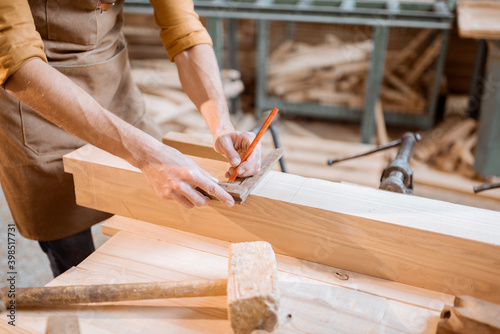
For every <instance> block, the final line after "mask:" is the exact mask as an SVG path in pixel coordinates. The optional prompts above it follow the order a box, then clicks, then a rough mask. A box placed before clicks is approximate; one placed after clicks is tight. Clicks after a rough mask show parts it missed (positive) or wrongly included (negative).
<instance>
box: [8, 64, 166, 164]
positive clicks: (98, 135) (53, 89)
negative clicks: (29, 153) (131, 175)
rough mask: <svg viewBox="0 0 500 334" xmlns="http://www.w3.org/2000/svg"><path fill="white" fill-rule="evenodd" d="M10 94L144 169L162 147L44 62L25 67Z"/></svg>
mask: <svg viewBox="0 0 500 334" xmlns="http://www.w3.org/2000/svg"><path fill="white" fill-rule="evenodd" d="M5 89H6V91H7V92H8V93H9V94H11V95H12V96H14V97H16V98H17V99H18V100H20V101H22V102H23V103H25V104H27V105H29V106H30V107H32V108H33V109H35V110H36V111H37V112H38V113H40V114H41V115H42V116H43V117H45V118H46V119H48V120H49V121H51V122H53V123H54V124H56V125H58V126H60V127H61V128H63V129H64V130H66V131H68V132H70V133H72V134H73V135H75V136H77V137H79V138H80V139H82V140H84V141H86V142H88V143H91V144H93V145H95V146H98V147H100V148H102V149H104V150H106V151H108V152H111V153H113V154H115V155H117V156H120V157H122V158H124V159H125V160H127V161H128V162H130V163H131V164H132V165H134V166H136V167H138V168H141V166H140V165H141V161H143V159H142V157H143V155H144V154H145V153H147V151H148V149H149V150H154V149H155V146H156V145H158V144H159V142H158V141H156V140H155V139H154V138H153V137H150V136H148V135H147V134H146V133H144V132H142V131H139V130H138V129H136V128H134V127H133V126H132V125H130V124H128V123H126V122H125V121H123V120H122V119H120V118H119V117H117V116H115V115H114V114H112V113H111V112H109V111H108V110H106V109H104V108H103V107H102V106H100V105H99V104H98V103H97V101H95V100H94V99H93V98H92V97H91V96H90V95H89V94H87V93H86V92H85V91H84V90H83V89H82V88H80V87H79V86H78V85H76V84H75V83H73V81H71V80H70V79H68V78H67V77H66V76H64V75H63V74H61V73H59V72H58V71H57V70H55V69H54V68H52V67H51V66H49V65H48V64H46V63H45V62H43V61H42V60H40V59H33V60H31V61H29V62H27V63H26V64H24V65H23V66H22V67H21V68H20V69H19V70H18V71H17V72H16V73H14V74H13V75H12V76H11V77H10V78H9V80H8V81H7V82H6V84H5Z"/></svg>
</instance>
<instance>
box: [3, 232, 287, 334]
mask: <svg viewBox="0 0 500 334" xmlns="http://www.w3.org/2000/svg"><path fill="white" fill-rule="evenodd" d="M277 282H278V278H277V270H276V258H275V255H274V252H273V249H272V247H271V245H270V244H269V243H267V242H265V241H255V242H244V243H235V244H231V247H230V249H229V276H228V279H212V280H192V281H184V282H152V283H126V284H101V285H73V286H54V287H40V288H17V289H15V292H14V293H15V297H13V296H12V291H10V293H9V289H7V288H6V289H0V300H1V302H2V304H3V305H4V306H5V307H6V308H7V309H8V308H9V306H10V305H11V304H12V301H14V302H15V306H16V307H22V306H27V307H30V306H36V307H50V306H61V305H68V304H79V303H102V302H117V301H126V300H144V299H164V298H181V297H205V296H223V295H226V294H227V302H228V314H229V320H230V322H231V327H232V328H233V331H234V332H235V333H237V334H243V333H251V332H252V331H253V330H256V329H262V330H266V331H268V332H272V331H273V330H274V328H275V327H276V325H277V324H278V304H279V295H278V289H277Z"/></svg>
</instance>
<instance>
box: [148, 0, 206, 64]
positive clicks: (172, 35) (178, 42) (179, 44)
mask: <svg viewBox="0 0 500 334" xmlns="http://www.w3.org/2000/svg"><path fill="white" fill-rule="evenodd" d="M150 2H151V5H152V6H153V8H154V12H155V22H156V24H157V25H158V26H159V27H160V29H161V32H160V36H161V40H162V42H163V46H164V47H165V49H166V50H167V52H168V57H169V59H170V61H173V59H174V57H175V55H177V54H178V53H179V52H182V51H184V50H186V49H188V48H190V47H192V46H195V45H198V44H210V45H212V39H211V38H210V35H209V34H208V32H207V30H206V29H205V27H204V26H203V24H201V22H200V18H199V16H198V14H196V13H195V11H194V5H193V2H192V1H191V0H150Z"/></svg>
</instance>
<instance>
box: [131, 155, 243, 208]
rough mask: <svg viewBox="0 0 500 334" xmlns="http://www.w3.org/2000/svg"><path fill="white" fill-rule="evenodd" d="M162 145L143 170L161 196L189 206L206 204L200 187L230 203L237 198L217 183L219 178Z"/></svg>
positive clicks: (206, 199)
mask: <svg viewBox="0 0 500 334" xmlns="http://www.w3.org/2000/svg"><path fill="white" fill-rule="evenodd" d="M163 146H164V147H162V148H160V149H159V150H158V151H157V152H156V153H155V155H154V156H153V157H151V158H150V159H149V161H145V162H144V163H143V164H141V166H140V169H141V170H142V172H143V174H144V176H145V177H146V180H147V181H148V183H149V184H150V185H151V186H152V187H153V188H154V189H155V191H156V193H157V194H158V196H159V197H160V198H163V199H170V200H176V201H177V202H179V203H180V204H182V205H183V206H184V207H186V208H187V209H190V208H192V207H194V206H203V205H206V204H207V203H208V201H209V199H208V198H207V197H206V196H204V195H202V194H201V193H200V192H199V191H197V190H196V188H197V187H198V188H201V189H203V190H204V191H206V192H207V193H208V194H210V195H212V196H214V197H216V198H217V199H219V200H220V201H221V202H223V203H224V204H226V205H228V206H233V205H234V200H233V198H232V197H231V195H229V194H228V193H227V192H226V191H225V190H224V189H222V188H221V187H220V186H219V185H218V180H217V179H216V178H214V177H212V176H211V175H210V174H208V172H206V171H204V170H203V169H201V168H200V167H198V165H196V164H195V163H194V162H193V161H192V160H191V159H189V158H188V157H186V156H184V155H182V154H181V153H180V152H179V151H177V150H175V149H173V148H171V147H168V146H165V145H163Z"/></svg>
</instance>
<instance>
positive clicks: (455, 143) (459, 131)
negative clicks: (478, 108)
mask: <svg viewBox="0 0 500 334" xmlns="http://www.w3.org/2000/svg"><path fill="white" fill-rule="evenodd" d="M476 143H477V121H476V120H474V119H472V118H463V117H461V116H458V115H453V116H450V117H448V118H446V119H445V120H444V121H443V122H442V123H441V124H439V125H438V126H437V127H435V128H434V129H433V130H432V131H430V132H429V133H428V134H426V135H425V136H424V138H423V140H422V141H421V142H419V143H417V145H416V147H415V153H414V157H415V159H417V160H418V161H421V162H425V163H427V164H429V165H431V166H433V167H435V168H437V169H439V170H442V171H445V172H450V173H458V174H461V175H463V176H465V177H468V178H478V176H479V175H478V174H477V173H476V171H475V170H474V167H473V166H474V149H475V147H476Z"/></svg>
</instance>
